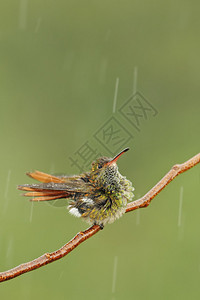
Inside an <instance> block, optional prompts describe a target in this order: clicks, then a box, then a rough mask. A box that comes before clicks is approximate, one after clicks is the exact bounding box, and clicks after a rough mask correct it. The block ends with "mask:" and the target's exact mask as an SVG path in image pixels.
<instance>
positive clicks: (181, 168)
mask: <svg viewBox="0 0 200 300" xmlns="http://www.w3.org/2000/svg"><path fill="white" fill-rule="evenodd" d="M199 162H200V153H199V154H197V155H195V156H194V157H192V158H190V159H189V160H188V161H186V162H185V163H183V164H180V165H175V166H173V167H172V168H171V170H170V171H169V172H168V173H167V174H166V175H165V176H164V177H163V178H162V179H161V180H160V181H159V182H158V183H157V184H156V185H155V186H154V187H153V188H152V189H151V190H150V191H149V192H148V193H146V195H144V196H143V197H142V198H140V199H138V200H135V201H133V202H130V203H128V205H127V209H126V212H130V211H132V210H135V209H137V208H142V207H146V206H148V205H149V203H150V201H151V200H152V199H153V198H154V197H155V196H156V195H157V194H158V193H160V192H161V191H162V190H163V189H164V187H166V186H167V185H168V184H169V183H170V182H171V181H172V180H173V179H174V178H175V177H176V176H178V175H179V174H181V173H183V172H185V171H187V170H189V169H191V168H192V167H194V166H196V165H197V164H198V163H199Z"/></svg>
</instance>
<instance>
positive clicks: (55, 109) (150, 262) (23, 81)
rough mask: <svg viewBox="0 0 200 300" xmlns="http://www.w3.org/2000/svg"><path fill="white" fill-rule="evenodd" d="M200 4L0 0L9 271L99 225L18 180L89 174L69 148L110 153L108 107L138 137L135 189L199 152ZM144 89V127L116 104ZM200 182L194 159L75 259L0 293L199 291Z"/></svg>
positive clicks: (3, 214) (132, 295) (1, 171)
mask: <svg viewBox="0 0 200 300" xmlns="http://www.w3.org/2000/svg"><path fill="white" fill-rule="evenodd" d="M199 9H200V4H199V2H198V1H192V2H190V1H167V2H164V1H130V0H129V1H128V0H127V1H118V2H117V1H57V2H56V1H52V0H49V1H38V0H37V1H36V0H35V1H28V0H20V1H13V0H10V1H1V3H0V15H1V17H0V141H1V146H0V161H1V162H0V165H1V168H0V184H1V190H0V271H4V270H6V269H9V268H12V267H14V266H16V265H18V264H20V263H22V262H26V261H29V260H32V259H34V258H36V257H38V256H40V255H42V254H43V253H45V252H47V251H53V250H56V249H57V248H59V247H61V246H62V245H63V244H64V243H66V242H67V241H68V240H70V239H71V238H72V237H73V236H74V235H75V234H76V233H77V232H78V231H80V230H84V229H86V228H87V227H88V226H87V224H86V223H84V222H82V221H81V220H79V219H77V218H74V217H73V216H70V215H69V214H68V213H67V210H66V208H65V207H63V205H60V204H58V203H57V204H56V203H53V205H51V204H49V203H48V204H47V203H34V204H31V203H30V202H29V201H27V199H25V198H23V197H21V193H20V192H19V191H18V190H17V189H16V186H17V185H18V184H23V183H30V182H33V181H32V180H31V179H29V178H27V177H26V175H25V172H27V171H30V170H34V169H37V170H41V171H44V172H52V173H60V172H61V173H62V172H63V173H67V174H75V173H79V170H78V168H77V167H76V166H75V165H73V164H72V162H71V161H70V159H69V157H75V156H76V152H77V151H78V149H80V147H81V146H82V145H84V143H85V142H86V141H89V143H91V144H92V145H93V147H94V148H95V149H98V151H99V152H101V153H102V154H104V155H107V156H110V153H108V151H107V150H106V149H104V148H103V146H102V145H100V143H98V141H95V139H94V134H95V133H96V132H97V130H98V129H99V128H101V126H102V125H103V124H104V123H105V122H106V121H107V120H108V119H109V118H111V117H113V116H115V118H116V119H117V120H118V121H119V122H120V124H123V126H124V127H125V128H126V129H127V130H128V132H129V133H131V134H132V135H133V138H131V139H130V141H129V142H128V144H126V145H124V146H129V147H130V148H131V151H129V152H128V153H127V154H126V155H124V157H123V158H122V159H120V161H119V164H118V165H119V168H120V172H121V173H122V174H123V175H126V176H127V178H129V179H130V180H131V181H132V182H133V185H134V187H135V196H136V197H135V199H136V198H138V197H140V196H142V195H143V194H144V193H146V192H147V191H148V190H149V189H150V188H151V187H152V186H153V185H154V184H155V183H157V181H158V180H160V179H161V177H162V176H163V175H164V174H165V173H166V172H167V171H168V170H169V169H170V168H171V167H172V165H173V164H175V163H181V162H184V161H186V160H187V159H189V158H190V157H192V156H193V155H195V154H197V153H198V152H199V149H200V140H199V128H200V126H199V125H200V119H199V110H200V104H199V103H200V102H199V77H200V55H199V53H200V40H199V34H200V32H199V26H200V20H199ZM117 78H118V93H117V98H115V99H116V112H115V113H113V101H114V94H115V92H116V82H117ZM133 88H134V90H137V91H139V92H140V93H141V94H142V95H144V97H145V99H148V101H149V103H151V105H152V106H153V107H154V108H155V109H156V110H157V112H158V113H157V115H156V116H153V114H151V112H150V113H148V118H146V119H145V118H140V131H137V130H136V129H135V128H134V127H133V126H132V125H131V124H130V123H129V122H127V120H125V119H124V118H123V116H122V115H121V114H120V113H119V111H118V109H119V108H120V107H121V105H123V103H125V101H126V100H127V99H128V97H129V96H130V95H131V94H132V93H133ZM111 150H112V149H111ZM113 152H114V150H113ZM199 183H200V166H196V167H195V168H194V169H191V170H190V171H188V172H186V173H184V174H182V175H180V176H179V177H178V178H177V179H175V181H173V182H172V183H171V184H170V185H169V186H168V187H167V188H166V189H165V190H163V191H162V193H161V194H159V195H158V196H157V197H156V198H155V200H153V202H152V204H151V205H150V206H149V207H148V208H146V209H142V210H138V211H135V212H132V213H129V214H127V215H125V216H124V217H123V218H121V219H120V220H118V221H117V222H116V223H114V224H112V225H108V226H106V227H105V229H104V230H103V231H101V232H100V233H98V234H97V235H96V236H94V237H93V238H91V239H89V240H88V241H87V242H85V243H84V244H82V245H80V246H79V247H78V248H77V249H76V250H75V251H73V252H72V253H71V254H69V255H68V256H67V257H65V258H63V259H61V260H60V261H57V262H55V263H53V264H50V265H48V266H45V267H43V268H41V269H39V270H36V271H33V272H30V273H27V274H25V275H22V276H20V277H18V278H16V279H13V280H11V281H8V282H4V283H2V284H1V287H0V297H1V299H8V298H9V299H12V298H14V297H15V298H16V299H35V298H37V299H78V298H81V299H112V300H114V299H117V300H118V299H139V300H140V299H141V300H143V299H198V298H199V293H200V286H199V278H200V255H199V253H200V237H199V227H200V218H199V215H200V201H199V192H200V189H199ZM60 201H62V200H60ZM59 203H60V202H59ZM59 206H61V207H59Z"/></svg>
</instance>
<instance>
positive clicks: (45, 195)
mask: <svg viewBox="0 0 200 300" xmlns="http://www.w3.org/2000/svg"><path fill="white" fill-rule="evenodd" d="M128 150H129V148H126V149H124V150H123V151H121V152H120V153H119V154H118V155H116V156H115V157H114V158H108V157H105V156H103V157H100V158H98V159H97V160H95V161H94V162H93V163H92V165H91V170H90V171H89V172H85V173H82V174H80V175H74V176H66V175H62V176H54V175H49V174H46V173H43V172H39V171H35V172H32V173H31V172H30V173H27V175H28V176H30V177H32V178H34V179H36V180H38V181H40V182H42V183H40V184H24V185H19V186H18V189H19V190H23V191H26V193H25V194H24V196H30V197H33V198H32V199H31V201H49V200H54V199H59V198H68V199H69V200H70V201H69V206H68V209H69V212H70V213H71V214H72V215H74V216H76V217H81V218H83V219H85V220H86V221H87V222H88V223H90V224H98V225H100V226H101V227H102V228H103V226H104V225H105V224H106V223H112V222H114V221H115V220H116V219H118V218H119V217H121V216H122V215H123V214H124V213H125V211H126V205H127V202H128V201H130V200H131V199H132V198H133V197H134V195H133V191H134V188H133V187H132V183H131V182H130V181H129V180H128V179H126V177H124V176H122V175H121V174H120V173H119V171H118V166H117V164H116V162H117V160H118V158H119V157H120V156H121V155H122V154H123V153H125V152H126V151H128Z"/></svg>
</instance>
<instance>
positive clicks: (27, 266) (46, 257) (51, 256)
mask: <svg viewBox="0 0 200 300" xmlns="http://www.w3.org/2000/svg"><path fill="white" fill-rule="evenodd" d="M199 162H200V153H199V154H197V155H196V156H194V157H193V158H191V159H189V160H188V161H186V162H185V163H183V164H180V165H175V166H173V167H172V169H171V170H170V171H169V172H168V173H167V174H166V175H165V176H164V177H163V178H162V179H161V180H160V181H159V182H158V183H157V184H156V185H155V186H154V187H153V188H152V189H151V190H150V191H149V192H148V193H147V194H146V195H144V196H143V197H142V198H140V199H138V200H135V201H133V202H130V203H129V204H128V205H127V209H126V212H130V211H132V210H135V209H137V208H142V207H146V206H148V205H149V203H150V201H151V200H152V199H153V198H154V197H155V196H156V195H157V194H158V193H160V192H161V191H162V189H164V187H165V186H167V185H168V184H169V183H170V182H171V181H172V180H173V179H174V178H175V177H176V176H177V175H179V174H181V173H183V172H185V171H187V170H189V169H190V168H192V167H194V166H195V165H197V164H198V163H199ZM100 229H101V227H100V226H99V225H93V226H91V227H90V228H88V229H87V230H85V231H81V232H79V233H78V234H77V235H76V236H75V237H74V238H73V239H72V240H71V241H69V242H68V243H67V244H65V245H64V246H63V247H61V248H60V249H59V250H56V251H54V252H51V253H45V254H43V255H42V256H40V257H38V258H36V259H34V260H32V261H30V262H27V263H24V264H21V265H19V266H17V267H15V268H13V269H11V270H8V271H5V272H1V273H0V282H3V281H6V280H9V279H12V278H15V277H17V276H19V275H22V274H24V273H26V272H30V271H32V270H35V269H38V268H40V267H42V266H44V265H47V264H49V263H51V262H53V261H56V260H58V259H60V258H62V257H64V256H65V255H67V254H68V253H70V252H71V251H72V250H73V249H75V248H76V247H77V246H78V245H80V244H81V243H82V242H84V241H85V240H87V239H88V238H90V237H91V236H93V235H94V234H95V233H97V232H98V231H99V230H100Z"/></svg>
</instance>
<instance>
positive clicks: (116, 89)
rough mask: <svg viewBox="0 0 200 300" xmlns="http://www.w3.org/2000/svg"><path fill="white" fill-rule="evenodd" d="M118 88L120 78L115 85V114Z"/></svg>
mask: <svg viewBox="0 0 200 300" xmlns="http://www.w3.org/2000/svg"><path fill="white" fill-rule="evenodd" d="M118 86H119V77H117V79H116V83H115V94H114V100H113V114H114V113H115V111H116V105H117V94H118Z"/></svg>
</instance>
